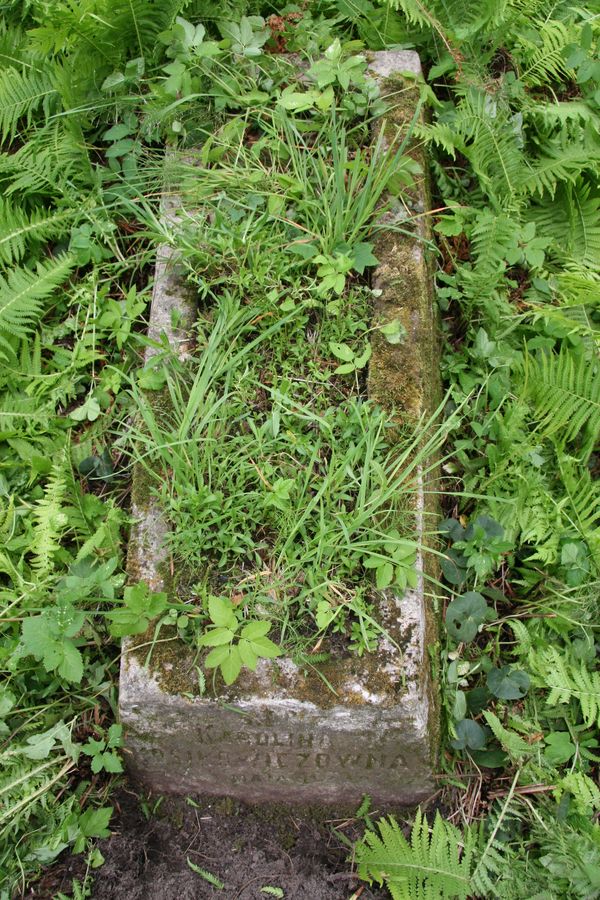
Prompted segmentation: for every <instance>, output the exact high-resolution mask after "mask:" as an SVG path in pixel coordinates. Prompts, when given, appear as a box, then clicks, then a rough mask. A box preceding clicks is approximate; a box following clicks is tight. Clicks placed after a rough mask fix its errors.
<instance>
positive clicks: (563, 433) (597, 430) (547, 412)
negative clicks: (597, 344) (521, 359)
mask: <svg viewBox="0 0 600 900" xmlns="http://www.w3.org/2000/svg"><path fill="white" fill-rule="evenodd" d="M522 392H523V395H524V397H525V399H527V400H528V401H529V402H530V403H531V404H532V406H533V407H534V409H535V413H536V416H537V419H538V428H539V429H540V431H541V432H542V434H543V435H544V436H545V437H549V438H551V439H552V440H554V441H555V442H556V443H557V445H558V446H559V447H560V448H564V447H565V445H566V444H567V443H569V442H570V441H575V440H577V439H581V448H582V449H581V452H582V458H583V459H584V460H585V459H587V458H588V457H589V455H590V453H591V451H592V449H593V447H594V444H595V442H596V441H597V439H598V435H599V434H600V369H599V368H597V367H595V366H594V365H590V362H589V361H588V360H587V359H586V357H585V356H583V355H582V356H580V357H577V356H575V354H573V353H572V352H571V351H570V350H565V349H563V350H561V352H560V354H540V356H538V357H537V358H536V359H533V358H532V357H529V356H528V357H527V358H526V362H525V369H524V375H523V382H522Z"/></svg>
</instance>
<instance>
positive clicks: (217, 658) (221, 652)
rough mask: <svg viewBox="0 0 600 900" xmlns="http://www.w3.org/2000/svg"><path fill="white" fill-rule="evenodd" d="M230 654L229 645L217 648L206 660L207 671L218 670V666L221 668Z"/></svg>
mask: <svg viewBox="0 0 600 900" xmlns="http://www.w3.org/2000/svg"><path fill="white" fill-rule="evenodd" d="M228 654H229V645H228V644H227V645H226V644H224V645H222V646H221V647H215V649H214V650H211V651H210V653H209V654H208V656H207V657H206V659H205V660H204V665H205V666H206V668H207V669H216V668H217V666H220V665H221V663H222V662H223V660H224V659H225V658H226V657H227V656H228Z"/></svg>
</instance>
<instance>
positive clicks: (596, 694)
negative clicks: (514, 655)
mask: <svg viewBox="0 0 600 900" xmlns="http://www.w3.org/2000/svg"><path fill="white" fill-rule="evenodd" d="M529 665H530V668H531V670H532V672H534V673H535V674H536V675H537V676H538V678H539V679H540V680H541V683H542V684H543V686H544V687H545V688H546V689H547V690H549V691H550V693H549V694H548V697H547V698H546V702H547V703H548V705H549V706H557V705H558V704H560V703H569V702H570V701H571V700H575V701H576V702H577V703H578V704H579V706H580V708H581V714H582V716H583V720H584V722H585V724H586V725H587V726H588V727H589V728H591V727H593V726H596V727H597V728H600V672H591V671H590V670H589V669H588V668H587V666H586V665H585V663H584V662H583V661H581V660H580V661H579V662H572V661H570V660H569V659H568V658H567V657H566V656H564V655H563V654H562V653H559V651H558V650H557V649H556V647H548V648H547V649H546V650H544V651H543V652H538V653H535V652H534V653H532V654H530V656H529Z"/></svg>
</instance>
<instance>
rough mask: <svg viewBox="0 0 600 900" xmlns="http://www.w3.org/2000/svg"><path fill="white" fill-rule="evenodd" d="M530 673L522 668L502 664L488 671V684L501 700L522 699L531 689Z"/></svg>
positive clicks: (495, 695)
mask: <svg viewBox="0 0 600 900" xmlns="http://www.w3.org/2000/svg"><path fill="white" fill-rule="evenodd" d="M529 684H530V682H529V675H528V674H527V673H526V672H522V671H521V670H520V669H511V667H510V666H502V668H501V669H490V671H489V672H488V673H487V686H488V688H489V690H490V692H491V693H492V694H493V695H494V697H498V698H499V699H500V700H521V699H522V698H523V697H524V696H525V694H526V693H527V691H528V690H529Z"/></svg>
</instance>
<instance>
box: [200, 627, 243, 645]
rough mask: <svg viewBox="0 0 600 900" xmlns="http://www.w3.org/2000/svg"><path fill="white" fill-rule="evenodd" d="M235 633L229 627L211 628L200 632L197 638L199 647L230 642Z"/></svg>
mask: <svg viewBox="0 0 600 900" xmlns="http://www.w3.org/2000/svg"><path fill="white" fill-rule="evenodd" d="M234 637H235V633H234V632H233V631H232V630H231V628H211V629H209V630H208V631H205V632H204V634H201V635H200V637H199V638H198V640H197V644H198V646H199V647H220V646H221V645H222V644H231V642H232V640H233V639H234Z"/></svg>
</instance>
